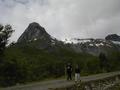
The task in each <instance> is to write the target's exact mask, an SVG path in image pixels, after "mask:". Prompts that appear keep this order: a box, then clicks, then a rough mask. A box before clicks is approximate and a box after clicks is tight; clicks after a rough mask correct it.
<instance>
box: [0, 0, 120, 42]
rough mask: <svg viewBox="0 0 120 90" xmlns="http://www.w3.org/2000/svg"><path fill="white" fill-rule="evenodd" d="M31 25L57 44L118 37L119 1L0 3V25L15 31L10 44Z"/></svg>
mask: <svg viewBox="0 0 120 90" xmlns="http://www.w3.org/2000/svg"><path fill="white" fill-rule="evenodd" d="M32 22H37V23H39V24H40V25H41V26H43V27H44V28H45V29H46V31H47V32H48V33H49V34H50V35H51V36H53V37H55V38H57V39H60V40H64V39H65V38H67V39H70V38H104V37H105V36H107V35H108V34H112V33H113V34H118V35H120V0H0V23H1V24H3V25H5V24H11V25H12V27H13V29H14V30H15V32H14V33H13V35H12V37H11V41H16V40H17V39H18V38H19V37H20V35H21V34H22V33H23V32H24V30H25V29H26V28H27V26H28V25H29V23H32Z"/></svg>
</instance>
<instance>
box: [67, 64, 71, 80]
mask: <svg viewBox="0 0 120 90" xmlns="http://www.w3.org/2000/svg"><path fill="white" fill-rule="evenodd" d="M66 72H67V80H72V65H71V63H68V64H67V66H66Z"/></svg>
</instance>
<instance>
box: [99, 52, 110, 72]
mask: <svg viewBox="0 0 120 90" xmlns="http://www.w3.org/2000/svg"><path fill="white" fill-rule="evenodd" d="M99 59H100V67H101V69H102V71H108V72H109V71H110V70H109V69H110V65H109V61H108V59H107V57H106V55H105V54H104V53H100V54H99Z"/></svg>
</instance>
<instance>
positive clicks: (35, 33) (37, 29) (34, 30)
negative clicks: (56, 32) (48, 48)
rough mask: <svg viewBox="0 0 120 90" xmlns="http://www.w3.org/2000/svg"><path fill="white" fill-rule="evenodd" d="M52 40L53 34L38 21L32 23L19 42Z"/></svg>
mask: <svg viewBox="0 0 120 90" xmlns="http://www.w3.org/2000/svg"><path fill="white" fill-rule="evenodd" d="M38 39H42V40H47V41H48V40H50V39H51V36H50V35H49V34H48V33H47V32H46V31H45V29H44V28H43V27H42V26H40V25H39V24H38V23H36V22H33V23H30V24H29V26H28V27H27V29H26V30H25V31H24V33H23V34H22V35H21V36H20V38H19V39H18V43H21V42H29V41H34V40H38Z"/></svg>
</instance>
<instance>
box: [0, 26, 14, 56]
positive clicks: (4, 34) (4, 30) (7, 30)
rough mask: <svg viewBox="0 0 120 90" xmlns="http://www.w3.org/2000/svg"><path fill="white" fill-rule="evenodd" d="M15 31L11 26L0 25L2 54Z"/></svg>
mask: <svg viewBox="0 0 120 90" xmlns="http://www.w3.org/2000/svg"><path fill="white" fill-rule="evenodd" d="M13 31H14V30H13V29H12V26H11V25H5V26H3V25H1V24H0V54H2V53H3V51H4V49H5V47H6V45H7V43H8V39H9V38H10V37H11V35H12V33H13Z"/></svg>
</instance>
